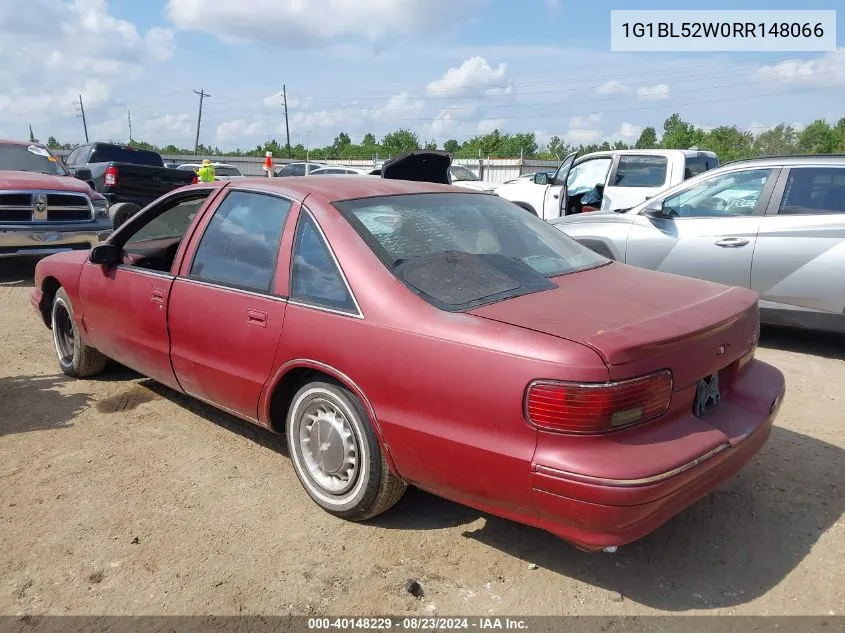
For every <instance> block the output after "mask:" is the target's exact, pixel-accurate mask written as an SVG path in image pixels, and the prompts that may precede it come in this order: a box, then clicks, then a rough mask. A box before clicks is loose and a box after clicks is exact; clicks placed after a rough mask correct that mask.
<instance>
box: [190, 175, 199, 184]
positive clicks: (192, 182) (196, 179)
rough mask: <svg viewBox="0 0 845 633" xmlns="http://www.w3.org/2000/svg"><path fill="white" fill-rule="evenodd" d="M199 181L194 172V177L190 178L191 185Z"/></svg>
mask: <svg viewBox="0 0 845 633" xmlns="http://www.w3.org/2000/svg"><path fill="white" fill-rule="evenodd" d="M199 181H200V177H199V176H197V175H196V174H194V177H193V179H192V180H191V184H192V185H195V184H197V183H198V182H199Z"/></svg>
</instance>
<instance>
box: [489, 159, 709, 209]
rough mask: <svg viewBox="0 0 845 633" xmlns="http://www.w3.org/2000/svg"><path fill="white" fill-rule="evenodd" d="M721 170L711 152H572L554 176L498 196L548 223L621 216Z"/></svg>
mask: <svg viewBox="0 0 845 633" xmlns="http://www.w3.org/2000/svg"><path fill="white" fill-rule="evenodd" d="M718 166H719V159H718V158H717V156H716V154H714V153H713V152H703V151H699V150H680V149H650V150H638V149H637V150H634V149H631V150H613V151H609V152H594V153H592V154H585V155H584V156H581V157H579V156H578V152H573V153H572V154H570V155H569V156H567V157H566V158H565V159H564V161H563V162H562V163H561V165H560V167H559V168H558V170H557V172H556V173H555V175H554V176H553V177H551V178H549V175H548V173H547V172H542V171H541V172H538V173H536V174H534V177H533V178H528V179H524V178H520V179H517V180H515V181H512V182H509V183H505V184H503V185H501V186H499V187H497V188H496V190H495V193H496V194H497V195H498V196H501V197H502V198H504V199H506V200H510V201H511V202H513V203H515V204H517V205H519V206H520V207H522V208H524V209H525V210H527V211H530V212H531V213H533V214H534V215H537V216H539V217H540V218H542V219H544V220H552V219H554V218H558V217H561V216H563V215H571V214H573V213H583V212H586V211H623V210H626V209H630V208H631V207H634V206H636V205H638V204H640V203H641V202H643V201H644V200H647V199H648V198H651V197H652V196H654V195H655V194H657V193H658V192H660V191H662V190H663V189H667V188H669V187H671V186H673V185H676V184H678V183H680V182H683V181H684V180H686V179H687V178H692V177H693V176H696V175H698V174H700V173H702V172H704V171H707V170H709V169H713V168H714V167H718Z"/></svg>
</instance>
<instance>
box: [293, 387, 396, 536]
mask: <svg viewBox="0 0 845 633" xmlns="http://www.w3.org/2000/svg"><path fill="white" fill-rule="evenodd" d="M285 428H286V435H287V441H288V449H289V451H290V457H291V461H292V462H293V467H294V471H295V472H296V476H297V477H298V478H299V481H300V483H301V484H302V487H303V488H305V491H306V492H307V493H308V495H309V496H310V497H311V499H312V500H313V501H314V502H315V503H316V504H317V505H319V506H320V507H321V508H323V509H324V510H325V511H326V512H328V513H329V514H333V515H335V516H337V517H340V518H342V519H348V520H352V521H363V520H365V519H369V518H371V517H374V516H376V515H378V514H381V513H382V512H384V511H385V510H387V509H389V508H390V507H391V506H392V505H394V504H395V503H396V502H397V501H399V499H400V498H401V497H402V495H403V493H404V492H405V488H406V487H407V485H406V484H405V482H404V481H402V480H401V479H400V478H399V477H397V476H396V475H394V474H393V473H392V472H391V471H390V468H389V467H388V465H387V461H386V460H385V457H384V454H383V453H382V451H381V448H380V446H379V443H378V440H377V439H376V435H375V433H374V432H373V429H372V427H371V426H370V423H369V419H368V417H367V414H366V413H365V411H364V408H363V406H361V403H360V401H359V400H358V398H356V397H355V395H354V394H352V393H351V392H350V391H349V390H348V389H345V388H344V387H342V386H340V385H338V384H334V383H329V382H323V381H314V382H309V383H306V384H305V385H303V386H302V387H301V388H300V389H299V391H297V392H296V395H294V397H293V400H292V402H291V405H290V408H289V409H288V414H287V424H286V425H285Z"/></svg>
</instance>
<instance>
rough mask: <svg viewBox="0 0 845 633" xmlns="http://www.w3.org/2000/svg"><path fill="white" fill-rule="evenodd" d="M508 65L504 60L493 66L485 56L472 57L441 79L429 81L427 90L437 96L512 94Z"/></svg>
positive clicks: (447, 72)
mask: <svg viewBox="0 0 845 633" xmlns="http://www.w3.org/2000/svg"><path fill="white" fill-rule="evenodd" d="M507 69H508V66H507V64H505V63H504V62H503V63H501V64H499V65H498V67H496V68H493V67H491V66H490V64H488V63H487V60H486V59H484V58H483V57H478V56H476V57H470V58H469V59H468V60H466V61H465V62H464V63H463V64H461V65H460V66H458V67H457V68H450V69H449V70H447V71H446V74H444V75H443V76H442V77H441V78H440V79H435V80H434V81H431V82H429V84H428V85H427V86H426V91H428V93H429V94H430V95H435V96H444V95H445V96H457V95H465V96H468V95H488V96H495V95H502V94H510V93H511V91H512V86H511V85H510V82H509V81H508V79H507Z"/></svg>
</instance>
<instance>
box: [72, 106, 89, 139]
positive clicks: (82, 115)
mask: <svg viewBox="0 0 845 633" xmlns="http://www.w3.org/2000/svg"><path fill="white" fill-rule="evenodd" d="M73 105H75V106H76V108H77V112H79V113H80V114H77V115H76V116H77V117H79V118H81V119H82V127H83V128H84V129H85V142H86V143H87V142H88V121H87V120H86V119H85V106H84V105H83V103H82V95H79V101H74V102H73Z"/></svg>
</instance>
